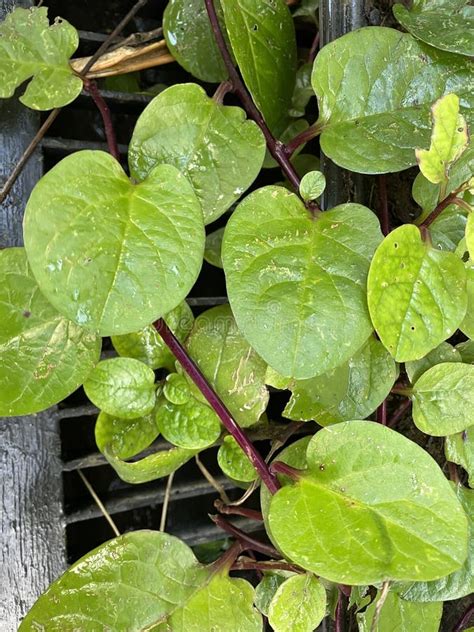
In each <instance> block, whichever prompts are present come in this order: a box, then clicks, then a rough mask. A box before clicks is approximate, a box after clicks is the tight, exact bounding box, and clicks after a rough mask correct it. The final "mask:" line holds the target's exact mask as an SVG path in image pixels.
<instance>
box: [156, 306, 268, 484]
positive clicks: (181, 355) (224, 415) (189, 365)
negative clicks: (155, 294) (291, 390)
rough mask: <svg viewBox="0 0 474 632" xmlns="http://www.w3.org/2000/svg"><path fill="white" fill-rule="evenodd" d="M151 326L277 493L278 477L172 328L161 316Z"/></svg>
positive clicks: (265, 481)
mask: <svg viewBox="0 0 474 632" xmlns="http://www.w3.org/2000/svg"><path fill="white" fill-rule="evenodd" d="M154 326H155V328H156V330H157V332H158V333H159V334H160V336H161V337H162V338H163V340H164V342H165V343H166V345H167V346H168V347H169V349H170V351H171V352H172V353H173V354H174V356H175V357H176V359H177V360H178V362H180V363H181V365H182V366H183V369H184V370H185V371H186V373H187V374H188V375H189V377H190V378H191V379H192V381H193V382H194V383H195V384H196V386H197V387H198V389H199V390H200V391H201V393H202V394H203V395H204V397H205V398H206V400H207V401H208V403H209V405H210V406H211V408H212V409H213V410H214V412H215V413H216V415H217V416H218V417H219V419H220V420H221V421H222V424H223V426H224V427H225V429H226V430H227V431H228V432H229V433H230V434H231V435H232V436H233V437H234V439H235V440H236V441H237V443H238V444H239V446H240V447H241V448H242V450H243V451H244V452H245V454H246V455H247V457H248V458H249V460H250V462H251V463H252V465H253V466H254V468H255V469H256V471H257V472H258V475H259V476H260V478H261V479H262V481H263V483H264V484H265V485H266V486H267V487H268V489H269V491H270V492H271V493H272V494H274V493H275V492H277V491H278V489H279V488H280V485H279V483H278V480H277V479H276V477H275V476H274V474H272V472H270V470H269V468H268V465H267V464H266V463H265V461H264V459H263V458H262V456H261V455H260V453H259V452H258V451H257V450H256V448H255V446H254V445H253V443H252V442H251V441H250V440H249V438H248V437H247V435H246V434H245V433H244V431H243V430H242V428H241V427H240V426H239V425H238V424H237V422H236V421H235V419H234V418H233V417H232V415H231V414H230V412H229V410H228V408H227V406H226V405H225V404H224V402H223V401H222V400H221V398H220V397H219V395H218V394H217V393H216V392H215V391H214V389H213V388H212V386H211V385H210V384H209V382H208V381H207V380H206V378H205V377H204V375H203V374H202V372H201V370H200V369H199V367H198V366H197V364H196V363H195V362H194V360H193V359H192V358H190V357H189V355H188V353H187V351H186V350H185V349H184V347H183V345H182V344H181V343H180V341H179V340H178V339H177V338H176V336H175V335H174V334H173V332H172V331H171V329H170V328H169V327H168V325H167V324H166V323H165V321H164V320H163V319H162V318H160V320H157V321H156V322H155V323H154Z"/></svg>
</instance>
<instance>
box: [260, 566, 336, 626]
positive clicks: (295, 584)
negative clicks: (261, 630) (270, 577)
mask: <svg viewBox="0 0 474 632" xmlns="http://www.w3.org/2000/svg"><path fill="white" fill-rule="evenodd" d="M325 615H326V591H325V589H324V586H323V585H322V584H321V582H320V581H319V580H318V579H317V578H316V577H315V576H314V575H310V574H309V573H306V574H304V575H294V576H293V577H290V578H289V579H287V580H286V581H285V582H283V584H281V586H279V588H278V589H277V591H276V593H275V595H274V596H273V599H272V600H271V602H270V607H269V608H268V621H269V623H270V625H271V626H272V629H273V630H275V632H312V631H313V630H314V629H315V628H317V627H318V625H319V624H320V623H321V621H322V620H323V619H324V617H325Z"/></svg>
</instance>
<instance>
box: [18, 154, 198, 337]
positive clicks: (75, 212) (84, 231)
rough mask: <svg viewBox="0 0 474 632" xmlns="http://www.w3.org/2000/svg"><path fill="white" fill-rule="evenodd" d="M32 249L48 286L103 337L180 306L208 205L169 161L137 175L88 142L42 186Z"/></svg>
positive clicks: (28, 243)
mask: <svg viewBox="0 0 474 632" xmlns="http://www.w3.org/2000/svg"><path fill="white" fill-rule="evenodd" d="M24 237H25V248H26V252H27V255H28V259H29V262H30V265H31V268H32V270H33V274H34V275H35V277H36V279H37V281H38V285H39V286H40V289H41V291H42V292H43V293H44V294H45V296H46V298H47V299H48V300H49V301H50V302H51V303H52V304H53V305H54V306H55V307H56V309H58V311H60V312H61V313H62V314H64V315H65V316H67V317H68V318H70V319H71V320H74V321H75V322H77V323H78V324H79V325H83V326H85V327H87V328H88V329H92V330H95V331H97V332H98V333H100V334H101V335H102V336H109V335H116V334H126V333H130V332H132V331H136V330H137V329H140V328H141V327H144V326H145V325H148V324H149V323H151V322H152V321H153V320H155V319H157V318H159V317H160V316H163V315H164V314H167V313H168V312H169V311H171V310H172V309H174V308H175V307H176V306H177V305H178V304H179V303H180V302H181V301H182V300H183V299H184V298H185V296H186V295H187V294H188V292H189V290H190V289H191V287H192V286H193V284H194V282H195V280H196V278H197V276H198V274H199V271H200V268H201V265H202V256H203V252H204V239H205V235H204V224H203V218H202V211H201V207H200V204H199V201H198V199H197V198H196V196H195V194H194V191H193V189H192V187H191V185H190V184H189V182H188V181H187V180H186V178H185V177H184V176H183V175H181V174H180V173H179V171H177V169H175V168H174V167H171V166H169V165H160V166H159V167H156V169H154V170H153V171H152V172H151V173H150V175H149V177H148V178H147V179H146V180H145V181H144V182H141V183H140V184H135V185H134V184H132V183H131V182H130V180H129V178H128V177H127V176H126V175H125V173H124V171H123V169H122V167H121V166H120V165H119V163H118V162H117V161H116V160H115V159H114V158H112V156H110V155H109V154H106V153H104V152H102V151H79V152H77V153H74V154H72V155H70V156H68V157H67V158H64V159H63V160H62V161H61V162H60V163H58V164H57V165H56V166H55V167H53V168H52V169H51V170H50V171H48V173H47V174H46V175H45V176H43V178H41V180H40V181H39V182H38V184H37V185H36V186H35V188H34V189H33V192H32V194H31V197H30V200H29V202H28V205H27V207H26V215H25V220H24Z"/></svg>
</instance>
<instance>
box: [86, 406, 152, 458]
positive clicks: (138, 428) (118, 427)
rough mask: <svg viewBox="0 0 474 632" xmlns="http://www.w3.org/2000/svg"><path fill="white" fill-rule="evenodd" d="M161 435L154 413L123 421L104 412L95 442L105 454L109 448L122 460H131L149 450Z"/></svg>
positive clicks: (97, 427) (98, 424) (98, 419)
mask: <svg viewBox="0 0 474 632" xmlns="http://www.w3.org/2000/svg"><path fill="white" fill-rule="evenodd" d="M158 434H159V430H158V426H157V425H156V421H155V416H154V414H153V413H151V414H149V415H146V416H145V417H137V418H135V419H122V418H120V417H114V416H112V415H108V414H107V413H104V412H103V411H102V412H101V413H100V415H99V416H98V417H97V421H96V424H95V441H96V443H97V447H98V448H99V450H100V451H101V452H102V453H104V452H105V449H106V447H107V446H110V449H111V450H112V451H113V452H114V454H116V455H117V456H118V457H119V458H120V459H130V458H131V457H132V456H135V455H136V454H139V453H140V452H142V450H145V449H146V448H148V446H149V445H151V444H152V443H153V441H154V440H155V439H156V437H157V436H158Z"/></svg>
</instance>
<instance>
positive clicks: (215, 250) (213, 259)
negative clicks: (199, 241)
mask: <svg viewBox="0 0 474 632" xmlns="http://www.w3.org/2000/svg"><path fill="white" fill-rule="evenodd" d="M224 230H225V228H218V229H217V230H215V231H214V232H213V233H210V234H209V235H208V236H207V237H206V248H205V249H204V259H205V260H206V261H207V262H208V263H210V264H211V265H213V266H216V268H222V254H221V251H222V238H223V237H224Z"/></svg>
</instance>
